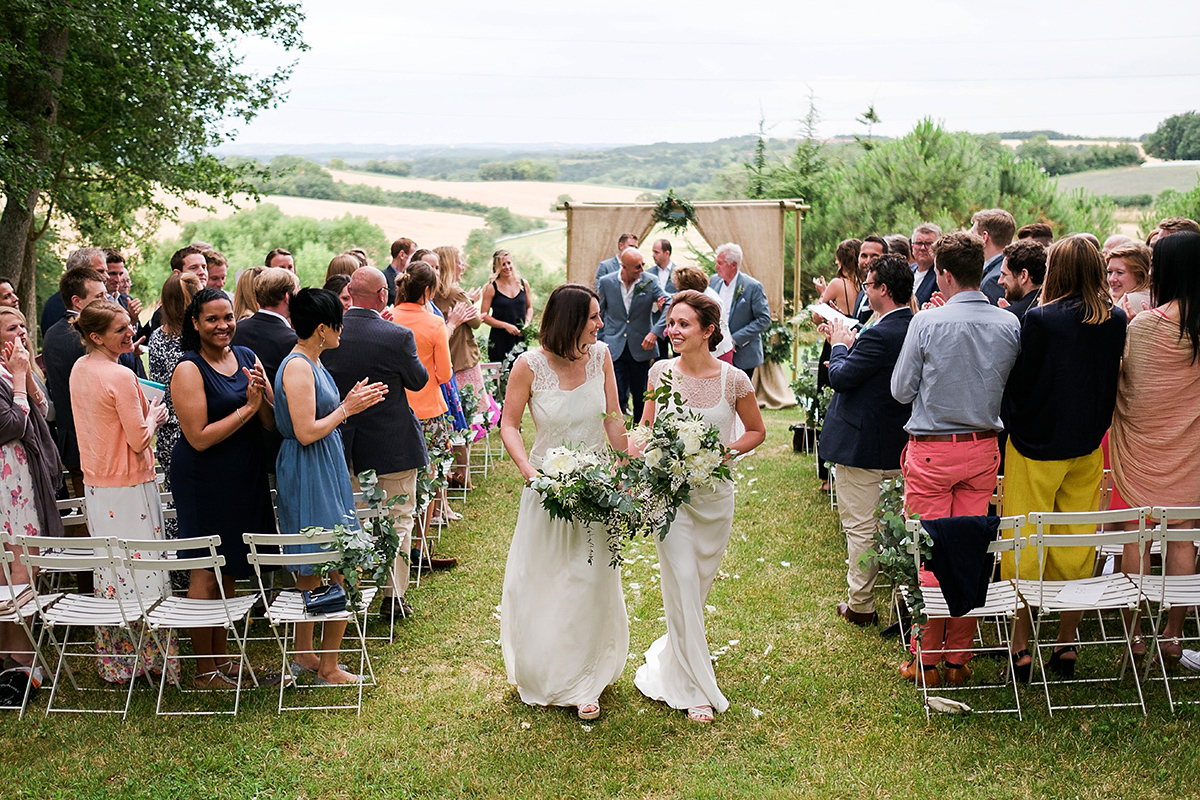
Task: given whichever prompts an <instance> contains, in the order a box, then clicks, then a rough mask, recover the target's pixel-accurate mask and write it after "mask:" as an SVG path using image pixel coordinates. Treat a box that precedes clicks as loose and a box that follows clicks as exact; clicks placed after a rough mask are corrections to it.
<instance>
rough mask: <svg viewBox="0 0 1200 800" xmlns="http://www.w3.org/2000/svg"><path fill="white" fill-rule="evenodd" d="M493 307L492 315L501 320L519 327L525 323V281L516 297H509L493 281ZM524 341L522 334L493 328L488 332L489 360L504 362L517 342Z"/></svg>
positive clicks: (526, 302) (526, 303) (522, 282)
mask: <svg viewBox="0 0 1200 800" xmlns="http://www.w3.org/2000/svg"><path fill="white" fill-rule="evenodd" d="M492 291H493V292H494V294H493V295H492V309H491V315H492V317H494V318H495V319H498V320H500V321H501V322H507V323H508V324H509V325H516V326H517V327H518V328H521V327H524V325H525V312H526V309H527V308H528V300H527V299H526V296H525V281H521V291H519V292H517V294H516V296H515V297H509V296H508V295H506V294H504V293H503V292H501V291H500V287H499V286H497V285H496V282H495V281H492ZM520 341H522V338H521V337H520V336H514V335H513V334H511V333H509V332H508V331H504V330H500V329H499V328H492V330H491V332H490V333H488V361H494V362H496V363H498V364H503V363H504V359H505V358H506V357H507V356H508V353H509V351H510V350H512V349H513V348H514V347H516V346H517V342H520Z"/></svg>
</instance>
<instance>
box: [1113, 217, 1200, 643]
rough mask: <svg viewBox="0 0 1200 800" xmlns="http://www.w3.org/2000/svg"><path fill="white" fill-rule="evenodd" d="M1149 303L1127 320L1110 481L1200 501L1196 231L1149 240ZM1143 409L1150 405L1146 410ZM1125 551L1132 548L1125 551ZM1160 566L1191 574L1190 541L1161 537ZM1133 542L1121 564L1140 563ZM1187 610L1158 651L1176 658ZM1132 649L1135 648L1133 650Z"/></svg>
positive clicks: (1176, 617)
mask: <svg viewBox="0 0 1200 800" xmlns="http://www.w3.org/2000/svg"><path fill="white" fill-rule="evenodd" d="M1152 263H1153V264H1154V271H1153V272H1152V273H1151V274H1150V294H1151V296H1152V297H1153V298H1154V299H1153V300H1152V302H1153V303H1154V307H1153V308H1150V309H1148V310H1146V311H1143V312H1142V313H1141V314H1138V315H1137V316H1136V317H1134V318H1133V320H1132V321H1130V323H1129V331H1128V334H1127V336H1126V339H1125V359H1124V361H1122V363H1121V377H1120V379H1119V381H1118V383H1117V409H1116V411H1115V412H1114V413H1113V421H1112V428H1111V429H1110V430H1109V455H1110V456H1111V458H1112V468H1113V481H1114V483H1115V484H1116V487H1117V489H1118V491H1120V492H1121V497H1122V499H1124V501H1125V502H1126V503H1128V504H1129V506H1131V507H1133V508H1137V507H1138V506H1167V507H1170V506H1196V505H1200V470H1198V469H1196V464H1197V462H1200V403H1198V402H1196V398H1197V397H1200V234H1197V233H1192V232H1190V231H1183V232H1180V233H1171V234H1167V235H1164V236H1160V237H1159V239H1158V241H1156V242H1155V243H1154V258H1153V261H1152ZM1150 409H1153V410H1152V411H1151V410H1150ZM1130 551H1132V552H1130ZM1165 555H1166V557H1165V559H1164V561H1165V563H1164V565H1163V566H1164V569H1163V571H1164V572H1165V573H1166V574H1168V575H1191V574H1192V573H1193V572H1194V571H1195V563H1196V547H1195V545H1193V544H1192V543H1190V542H1169V543H1168V544H1167V552H1166V554H1165ZM1149 561H1150V559H1149V558H1147V557H1145V555H1143V557H1142V558H1139V557H1138V553H1137V547H1136V545H1135V546H1133V547H1128V546H1127V547H1126V552H1125V554H1124V557H1123V561H1122V563H1123V564H1125V565H1126V566H1125V569H1126V571H1128V570H1130V569H1133V565H1135V564H1141V565H1145V564H1148V563H1149ZM1186 611H1187V608H1186V607H1185V606H1175V607H1173V608H1171V610H1170V612H1169V613H1168V616H1167V627H1166V629H1165V630H1164V631H1163V632H1162V633H1161V634H1160V636H1159V648H1160V651H1161V653H1160V655H1161V656H1162V658H1163V660H1164V661H1165V662H1167V663H1168V664H1178V663H1179V660H1180V658H1181V657H1182V655H1183V646H1182V644H1181V643H1180V641H1179V637H1180V636H1181V635H1182V633H1183V621H1184V616H1185V612H1186ZM1135 652H1136V651H1135Z"/></svg>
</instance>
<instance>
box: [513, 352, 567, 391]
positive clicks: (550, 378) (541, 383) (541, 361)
mask: <svg viewBox="0 0 1200 800" xmlns="http://www.w3.org/2000/svg"><path fill="white" fill-rule="evenodd" d="M521 359H524V361H525V363H526V364H528V365H529V369H530V371H531V372H533V383H532V384H531V385H530V391H532V392H545V391H549V390H552V389H557V388H558V376H557V375H555V374H554V370H552V369H550V364H549V363H548V362H547V361H546V356H545V355H544V354H543V353H542V352H541V351H540V350H526V351H525V352H524V353H522V354H521V355H519V356H518V357H517V360H521Z"/></svg>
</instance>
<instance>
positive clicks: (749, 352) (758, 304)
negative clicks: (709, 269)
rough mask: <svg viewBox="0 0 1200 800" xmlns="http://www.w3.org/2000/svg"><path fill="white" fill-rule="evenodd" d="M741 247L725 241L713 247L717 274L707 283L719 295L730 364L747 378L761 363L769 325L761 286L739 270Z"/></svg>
mask: <svg viewBox="0 0 1200 800" xmlns="http://www.w3.org/2000/svg"><path fill="white" fill-rule="evenodd" d="M741 267H742V248H741V247H739V246H738V245H736V244H734V243H733V242H727V243H725V244H723V245H721V246H720V247H718V248H717V274H716V275H714V276H713V277H712V280H710V281H709V284H708V285H709V286H711V287H712V288H713V290H714V291H716V293H717V294H719V295H721V305H722V306H724V307H725V313H726V314H727V315H728V317H729V332H730V334H732V336H733V365H734V366H735V367H737V368H738V369H740V370H741V371H742V372H745V373H746V375H747V376H749V377H750V378H753V377H754V370H755V369H756V368H757V367H758V366H759V365H760V364H762V363H763V348H762V332H763V331H765V330H766V329H767V327H768V326H769V325H770V324H771V309H770V307H769V306H768V305H767V293H766V292H765V291H764V290H763V285H762V284H761V283H759V282H758V281H756V280H754V278H751V277H750V276H749V275H747V274H746V273H744V272H742V271H741Z"/></svg>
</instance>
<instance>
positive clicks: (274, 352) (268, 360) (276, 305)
mask: <svg viewBox="0 0 1200 800" xmlns="http://www.w3.org/2000/svg"><path fill="white" fill-rule="evenodd" d="M299 290H300V282H299V281H298V280H297V279H296V273H294V272H289V271H288V270H286V269H283V268H282V267H268V268H267V269H264V270H263V271H262V272H261V273H259V275H258V278H257V280H255V282H254V299H255V300H257V301H258V311H255V312H254V314H252V315H251V316H249V317H247V318H246V319H244V320H241V321H239V322H238V324H237V328H236V329H235V330H234V332H233V343H234V344H236V345H239V346H240V347H249V348H250V349H251V350H253V351H254V355H256V356H258V360H259V361H261V362H262V365H263V371H264V372H266V373H267V380H268V381H270V383H271V385H272V386H274V385H275V373H276V372H278V371H279V365H280V364H281V363H283V359H284V358H286V357H287V354H288V353H290V352H291V351H292V348H293V347H295V346H296V332H295V331H294V330H292V323H291V322H290V320H289V316H288V308H289V306H290V304H291V300H292V295H294V294H295V293H296V292H298V291H299Z"/></svg>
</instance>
